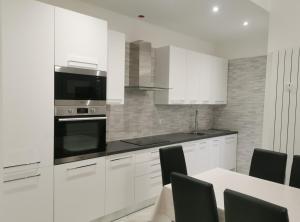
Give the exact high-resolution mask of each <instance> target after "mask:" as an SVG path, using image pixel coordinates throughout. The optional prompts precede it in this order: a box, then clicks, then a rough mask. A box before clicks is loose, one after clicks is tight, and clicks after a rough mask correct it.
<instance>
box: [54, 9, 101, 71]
mask: <svg viewBox="0 0 300 222" xmlns="http://www.w3.org/2000/svg"><path fill="white" fill-rule="evenodd" d="M55 65H58V66H71V67H79V68H87V69H97V70H102V71H106V70H107V22H106V21H103V20H100V19H97V18H93V17H90V16H87V15H83V14H79V13H76V12H73V11H69V10H66V9H62V8H55Z"/></svg>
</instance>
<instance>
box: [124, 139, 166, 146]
mask: <svg viewBox="0 0 300 222" xmlns="http://www.w3.org/2000/svg"><path fill="white" fill-rule="evenodd" d="M122 142H125V143H130V144H134V145H138V146H148V145H159V144H163V143H168V142H170V141H169V140H165V139H161V138H157V137H145V138H139V139H130V140H122Z"/></svg>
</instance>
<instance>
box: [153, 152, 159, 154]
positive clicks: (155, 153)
mask: <svg viewBox="0 0 300 222" xmlns="http://www.w3.org/2000/svg"><path fill="white" fill-rule="evenodd" d="M158 152H159V151H153V152H151V153H152V154H156V153H158Z"/></svg>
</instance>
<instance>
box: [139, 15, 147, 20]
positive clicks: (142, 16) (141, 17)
mask: <svg viewBox="0 0 300 222" xmlns="http://www.w3.org/2000/svg"><path fill="white" fill-rule="evenodd" d="M137 17H138V18H139V19H144V18H145V16H144V15H138V16H137Z"/></svg>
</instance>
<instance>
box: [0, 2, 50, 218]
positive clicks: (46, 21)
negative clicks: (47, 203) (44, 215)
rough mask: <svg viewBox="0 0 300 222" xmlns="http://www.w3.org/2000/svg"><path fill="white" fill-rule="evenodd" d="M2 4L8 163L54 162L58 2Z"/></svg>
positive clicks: (5, 157)
mask: <svg viewBox="0 0 300 222" xmlns="http://www.w3.org/2000/svg"><path fill="white" fill-rule="evenodd" d="M1 4H2V8H1V12H0V16H1V19H0V21H1V26H2V27H1V34H2V39H1V47H0V50H1V54H2V57H1V59H2V60H1V69H2V70H1V72H2V73H1V87H0V94H1V97H2V104H1V109H2V110H1V125H2V129H3V132H2V139H1V141H0V143H1V144H0V147H3V161H4V167H7V166H14V165H22V164H29V163H37V162H40V164H39V166H40V167H45V166H51V165H53V138H54V135H53V132H54V121H53V113H54V100H53V95H54V77H53V75H54V7H53V6H50V5H47V4H44V3H41V2H38V1H33V0H23V1H19V0H9V1H5V0H1ZM37 213H39V212H37ZM20 218H21V217H20ZM20 221H21V220H20Z"/></svg>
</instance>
